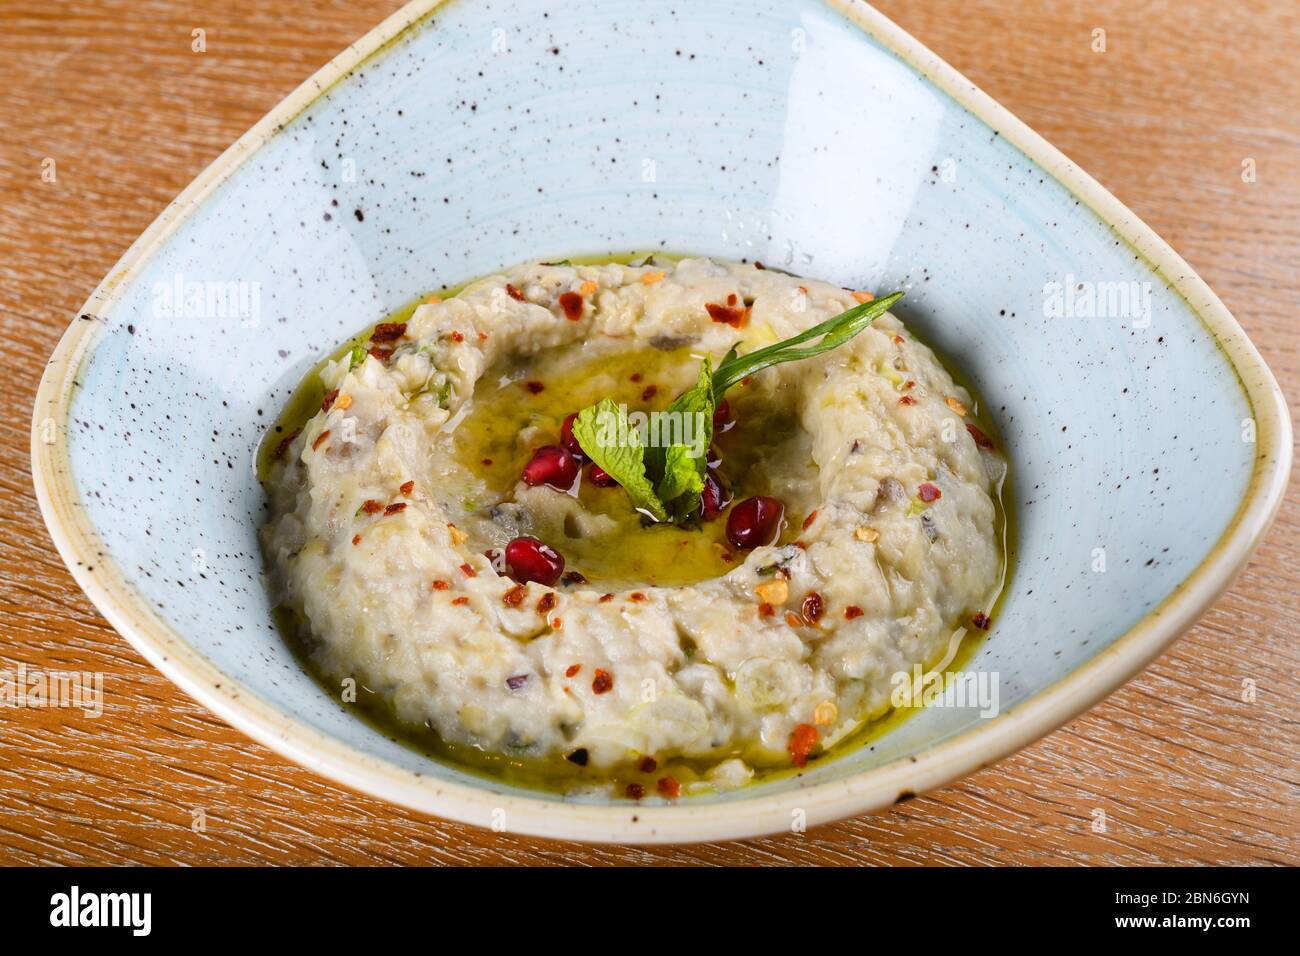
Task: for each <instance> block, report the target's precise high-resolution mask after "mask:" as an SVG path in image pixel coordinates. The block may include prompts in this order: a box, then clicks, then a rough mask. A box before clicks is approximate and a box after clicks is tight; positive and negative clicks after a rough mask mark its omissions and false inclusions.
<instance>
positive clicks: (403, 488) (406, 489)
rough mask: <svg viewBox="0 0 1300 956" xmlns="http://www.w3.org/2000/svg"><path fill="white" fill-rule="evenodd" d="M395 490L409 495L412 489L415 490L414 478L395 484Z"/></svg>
mask: <svg viewBox="0 0 1300 956" xmlns="http://www.w3.org/2000/svg"><path fill="white" fill-rule="evenodd" d="M397 490H398V491H400V492H401V493H402V494H404V495H409V494H410V493H411V492H412V491H414V490H415V481H414V480H412V481H404V482H402V483H401V484H400V485H398V486H397Z"/></svg>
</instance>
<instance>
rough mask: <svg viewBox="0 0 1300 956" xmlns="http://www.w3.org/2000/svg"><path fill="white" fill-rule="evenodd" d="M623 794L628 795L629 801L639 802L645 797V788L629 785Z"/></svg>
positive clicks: (633, 784) (639, 785)
mask: <svg viewBox="0 0 1300 956" xmlns="http://www.w3.org/2000/svg"><path fill="white" fill-rule="evenodd" d="M624 792H625V793H626V794H627V795H628V798H629V799H632V800H640V799H641V798H642V797H644V796H645V787H643V786H641V784H639V783H629V784H628V785H627V789H626V790H625V791H624Z"/></svg>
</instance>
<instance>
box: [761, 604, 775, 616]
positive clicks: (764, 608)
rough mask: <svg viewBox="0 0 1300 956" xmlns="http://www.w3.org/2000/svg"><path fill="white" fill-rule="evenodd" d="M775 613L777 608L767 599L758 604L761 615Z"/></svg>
mask: <svg viewBox="0 0 1300 956" xmlns="http://www.w3.org/2000/svg"><path fill="white" fill-rule="evenodd" d="M775 613H776V608H774V607H772V605H770V604H768V603H767V602H766V601H764V602H763V603H762V604H760V605H759V606H758V616H759V617H771V616H772V615H773V614H775Z"/></svg>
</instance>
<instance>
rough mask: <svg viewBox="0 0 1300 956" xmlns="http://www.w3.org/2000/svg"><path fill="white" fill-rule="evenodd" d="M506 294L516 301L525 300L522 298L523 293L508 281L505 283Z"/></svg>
mask: <svg viewBox="0 0 1300 956" xmlns="http://www.w3.org/2000/svg"><path fill="white" fill-rule="evenodd" d="M506 295H508V296H510V298H512V299H514V300H516V301H518V302H524V301H526V300H525V299H524V294H523V293H522V292H520V291H519V290H518V289H516V288H515V287H514V286H513V285H511V284H510V283H509V282H507V283H506Z"/></svg>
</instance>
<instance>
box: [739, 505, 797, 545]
mask: <svg viewBox="0 0 1300 956" xmlns="http://www.w3.org/2000/svg"><path fill="white" fill-rule="evenodd" d="M784 518H785V505H783V504H781V502H779V501H778V500H777V499H775V498H769V497H767V496H766V495H755V496H754V497H753V498H746V499H745V500H744V501H742V502H741V503H740V504H738V505H736V507H734V508H732V509H731V514H729V515H727V540H728V541H730V542H731V543H732V544H734V545H735V546H736V547H737V548H757V547H761V546H762V545H765V544H771V543H772V542H774V541H775V540H776V539H777V535H779V534H780V533H781V522H782V520H783V519H784Z"/></svg>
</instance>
